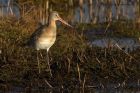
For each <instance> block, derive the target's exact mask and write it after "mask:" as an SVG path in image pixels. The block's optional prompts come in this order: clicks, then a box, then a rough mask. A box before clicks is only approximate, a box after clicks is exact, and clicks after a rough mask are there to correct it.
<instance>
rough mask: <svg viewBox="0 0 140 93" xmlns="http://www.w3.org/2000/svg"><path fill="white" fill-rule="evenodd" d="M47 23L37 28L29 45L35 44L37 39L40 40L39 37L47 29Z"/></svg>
mask: <svg viewBox="0 0 140 93" xmlns="http://www.w3.org/2000/svg"><path fill="white" fill-rule="evenodd" d="M45 27H46V25H42V26H40V27H39V28H37V29H36V30H35V32H34V33H33V34H32V35H31V37H30V38H29V40H28V42H27V45H29V46H34V45H35V43H36V41H37V40H38V38H39V37H40V35H41V34H42V33H43V31H44V29H45Z"/></svg>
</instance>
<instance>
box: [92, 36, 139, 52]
mask: <svg viewBox="0 0 140 93" xmlns="http://www.w3.org/2000/svg"><path fill="white" fill-rule="evenodd" d="M91 45H93V46H96V47H101V48H109V47H112V48H117V49H124V50H125V51H126V52H129V51H133V50H136V49H137V48H140V41H139V40H138V39H135V38H102V39H96V40H93V41H92V42H91Z"/></svg>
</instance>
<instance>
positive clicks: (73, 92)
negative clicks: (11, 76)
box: [1, 87, 140, 93]
mask: <svg viewBox="0 0 140 93" xmlns="http://www.w3.org/2000/svg"><path fill="white" fill-rule="evenodd" d="M1 93H140V90H139V89H135V88H116V89H115V88H112V89H111V88H110V89H105V88H104V89H101V88H85V89H82V88H75V89H59V88H54V89H49V88H46V89H41V88H38V89H30V88H19V87H14V88H13V89H12V90H9V91H8V90H7V91H2V92H1Z"/></svg>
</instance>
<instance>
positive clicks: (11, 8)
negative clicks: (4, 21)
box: [0, 0, 20, 17]
mask: <svg viewBox="0 0 140 93" xmlns="http://www.w3.org/2000/svg"><path fill="white" fill-rule="evenodd" d="M9 15H14V16H16V17H19V16H20V10H19V7H18V6H17V5H16V4H15V3H14V2H12V0H0V16H9Z"/></svg>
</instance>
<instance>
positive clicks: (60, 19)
mask: <svg viewBox="0 0 140 93" xmlns="http://www.w3.org/2000/svg"><path fill="white" fill-rule="evenodd" d="M59 21H61V22H62V23H64V24H65V25H67V26H69V27H71V28H73V27H72V26H71V25H70V24H68V23H67V22H66V21H64V20H63V19H62V18H59Z"/></svg>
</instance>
